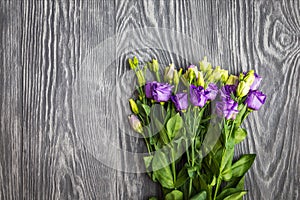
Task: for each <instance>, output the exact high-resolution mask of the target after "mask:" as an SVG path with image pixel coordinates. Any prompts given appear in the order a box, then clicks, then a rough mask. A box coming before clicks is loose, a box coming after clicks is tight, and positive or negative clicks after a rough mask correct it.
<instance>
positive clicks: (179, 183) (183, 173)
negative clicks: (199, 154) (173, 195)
mask: <svg viewBox="0 0 300 200" xmlns="http://www.w3.org/2000/svg"><path fill="white" fill-rule="evenodd" d="M188 179H189V175H188V173H187V171H186V167H183V168H182V169H181V170H180V172H179V174H178V176H177V180H176V183H175V185H174V187H175V188H179V187H180V186H182V185H183V184H184V183H185V182H186V181H187V180H188Z"/></svg>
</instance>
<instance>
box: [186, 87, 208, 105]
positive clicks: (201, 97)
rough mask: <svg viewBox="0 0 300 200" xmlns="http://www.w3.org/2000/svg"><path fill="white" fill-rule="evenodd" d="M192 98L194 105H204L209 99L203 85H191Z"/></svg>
mask: <svg viewBox="0 0 300 200" xmlns="http://www.w3.org/2000/svg"><path fill="white" fill-rule="evenodd" d="M190 100H191V102H192V104H193V105H194V106H199V107H203V106H204V105H205V103H206V101H207V100H208V98H207V97H206V95H205V90H204V88H203V87H202V86H198V87H197V86H195V85H192V84H191V86H190Z"/></svg>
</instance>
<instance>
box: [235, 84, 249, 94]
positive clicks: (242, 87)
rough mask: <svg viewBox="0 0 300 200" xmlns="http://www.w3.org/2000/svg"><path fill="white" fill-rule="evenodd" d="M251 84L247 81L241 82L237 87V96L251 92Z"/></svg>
mask: <svg viewBox="0 0 300 200" xmlns="http://www.w3.org/2000/svg"><path fill="white" fill-rule="evenodd" d="M249 90H250V85H248V84H247V83H246V82H245V81H241V82H239V85H238V87H237V89H236V95H237V97H240V98H242V97H244V96H246V95H247V94H248V93H249Z"/></svg>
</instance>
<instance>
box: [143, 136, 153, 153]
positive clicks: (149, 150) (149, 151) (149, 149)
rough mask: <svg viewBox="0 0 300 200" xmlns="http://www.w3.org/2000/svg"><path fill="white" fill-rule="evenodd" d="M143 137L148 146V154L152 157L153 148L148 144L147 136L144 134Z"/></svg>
mask: <svg viewBox="0 0 300 200" xmlns="http://www.w3.org/2000/svg"><path fill="white" fill-rule="evenodd" d="M142 135H143V137H144V140H145V142H146V146H147V149H148V153H149V154H150V155H151V148H150V143H149V142H148V140H147V138H146V136H145V134H144V133H142Z"/></svg>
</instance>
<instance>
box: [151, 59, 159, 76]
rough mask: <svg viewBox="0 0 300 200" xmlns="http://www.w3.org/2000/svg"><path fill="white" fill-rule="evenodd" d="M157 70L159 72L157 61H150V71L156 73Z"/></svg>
mask: <svg viewBox="0 0 300 200" xmlns="http://www.w3.org/2000/svg"><path fill="white" fill-rule="evenodd" d="M158 70H159V64H158V62H157V60H155V59H152V71H153V72H155V73H156V72H158Z"/></svg>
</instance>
